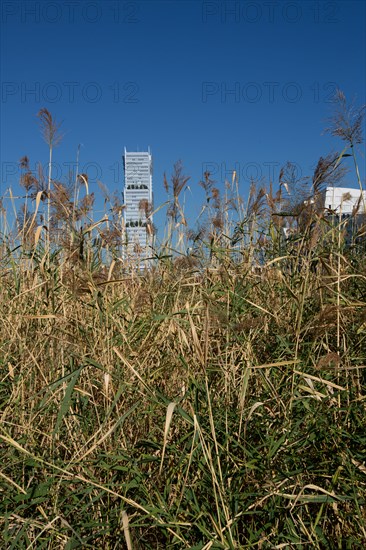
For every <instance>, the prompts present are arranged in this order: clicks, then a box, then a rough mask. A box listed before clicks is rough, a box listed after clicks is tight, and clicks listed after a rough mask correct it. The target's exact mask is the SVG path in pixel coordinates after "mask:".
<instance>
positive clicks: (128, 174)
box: [123, 148, 153, 265]
mask: <svg viewBox="0 0 366 550" xmlns="http://www.w3.org/2000/svg"><path fill="white" fill-rule="evenodd" d="M123 166H124V173H125V186H124V203H125V210H124V221H125V228H126V229H125V231H126V241H127V256H128V257H130V258H132V259H137V258H138V259H140V260H143V259H144V258H149V257H150V256H151V250H150V246H151V244H152V217H151V212H152V203H153V193H152V157H151V153H150V150H148V151H147V152H127V151H126V148H125V151H124V156H123ZM145 264H146V262H145ZM141 265H144V263H143V262H142V264H141Z"/></svg>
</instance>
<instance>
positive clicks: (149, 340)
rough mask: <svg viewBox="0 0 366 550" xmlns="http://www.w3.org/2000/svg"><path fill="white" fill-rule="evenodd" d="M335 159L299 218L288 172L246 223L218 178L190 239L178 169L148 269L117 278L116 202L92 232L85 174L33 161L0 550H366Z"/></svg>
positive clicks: (359, 298)
mask: <svg viewBox="0 0 366 550" xmlns="http://www.w3.org/2000/svg"><path fill="white" fill-rule="evenodd" d="M357 121H358V119H357V120H356V122H357ZM357 124H358V122H357ZM347 135H348V134H347ZM349 135H350V136H351V137H352V139H353V140H354V136H355V133H354V132H353V133H350V134H349ZM341 137H343V136H341ZM346 137H347V136H346ZM356 137H357V140H358V139H359V134H357V136H356ZM343 158H344V157H343V156H342V154H338V155H335V154H332V155H330V156H326V157H325V158H322V159H321V160H320V161H319V163H318V165H317V168H316V170H315V174H314V176H313V178H312V180H311V182H310V187H308V191H307V193H308V195H306V187H305V191H304V188H303V187H301V186H300V190H299V194H298V195H297V196H298V200H297V201H296V200H295V199H294V195H295V196H296V189H297V187H296V186H297V185H300V183H301V184H302V182H296V181H294V179H293V175H294V174H293V171H292V170H291V166H290V165H287V166H286V167H285V168H284V170H283V171H282V172H281V177H280V181H279V191H278V192H277V193H274V192H273V190H272V186H269V187H268V189H266V188H265V187H264V186H259V188H257V187H256V186H255V185H254V184H253V186H252V189H251V192H250V198H249V201H247V203H246V205H245V202H244V201H243V200H242V199H241V198H240V196H239V194H238V185H237V180H236V177H235V175H234V176H233V180H232V182H228V183H227V185H226V187H225V190H224V191H222V190H219V189H218V188H217V187H216V186H215V185H214V182H212V181H211V179H210V175H209V174H206V175H205V178H204V181H203V182H202V186H203V188H204V190H205V193H206V202H205V205H204V207H203V209H202V213H201V216H200V219H199V220H198V224H197V225H196V226H195V227H193V228H192V227H191V228H189V227H188V222H187V218H186V215H185V214H184V212H183V206H182V204H181V203H180V200H179V198H180V196H181V194H182V193H183V192H184V186H185V185H186V183H187V181H188V179H187V177H186V176H184V175H183V172H182V165H181V164H177V165H176V167H175V171H174V173H173V177H172V190H171V197H170V199H169V206H168V216H167V232H166V236H165V238H164V239H163V241H162V244H161V248H160V247H159V245H156V247H155V248H154V250H152V254H151V256H152V257H154V258H155V260H154V261H153V262H151V263H150V266H149V269H146V271H136V270H134V269H133V266H131V265H127V264H126V262H124V261H122V260H121V257H122V255H121V250H122V249H123V223H122V222H123V218H122V216H121V214H122V212H123V205H121V204H120V203H118V200H113V199H110V198H109V197H108V196H107V192H106V204H109V206H110V208H109V210H108V208H107V207H106V212H105V217H104V218H103V219H102V220H100V221H97V222H95V221H94V220H93V219H92V206H93V201H92V199H90V198H89V199H88V197H90V196H91V195H90V194H89V189H88V181H87V178H86V176H85V175H81V176H83V177H80V178H78V179H77V180H76V182H75V185H77V186H78V187H77V189H76V188H74V189H73V188H72V187H71V188H70V187H68V186H67V185H65V184H62V183H61V182H51V177H50V176H49V179H48V182H46V183H45V182H44V181H43V182H42V181H41V180H40V176H39V177H38V178H37V177H36V176H35V175H32V174H31V173H30V171H29V161H28V159H23V160H22V163H23V164H22V166H23V175H22V184H23V186H24V188H25V190H26V198H25V207H24V208H23V209H22V210H21V211H20V214H19V216H17V224H16V228H17V231H16V232H14V231H11V230H10V228H9V216H8V217H6V213H5V211H2V219H3V234H2V243H1V280H0V285H1V286H0V288H1V296H2V299H1V301H0V307H1V329H0V330H1V385H0V391H1V398H0V414H1V428H0V430H1V431H0V440H1V442H0V448H1V458H2V461H1V469H0V487H1V492H2V498H1V503H0V521H1V531H2V535H1V537H2V541H1V547H2V548H9V549H11V548H14V549H15V548H24V549H31V548H37V549H38V548H39V549H41V548H47V549H58V548H65V549H67V550H70V549H72V548H91V549H96V548H100V549H102V548H103V549H117V548H118V549H120V548H126V549H128V550H130V549H143V548H146V549H150V548H157V549H158V548H161V549H162V548H164V549H165V548H191V549H197V550H198V549H201V550H203V549H207V550H208V549H210V548H212V549H219V548H225V549H226V548H227V549H237V548H243V549H244V548H248V549H249V548H262V549H265V548H319V549H323V548H339V549H342V550H343V549H346V548H349V549H355V548H364V547H365V544H366V530H365V524H366V507H365V505H366V503H365V497H366V451H365V449H366V435H365V403H366V401H365V383H366V370H365V368H366V357H365V349H366V347H365V342H366V302H365V297H366V270H365V267H366V260H365V237H364V233H365V230H364V225H363V223H362V214H361V213H360V212H355V213H354V217H353V218H354V219H356V216H361V217H357V220H358V224H357V231H358V233H356V234H355V233H354V234H353V235H352V239H351V242H349V240H348V241H347V239H346V234H345V229H346V225H347V224H349V223H351V221H352V220H351V219H350V220H348V221H344V220H343V219H338V218H337V217H334V216H328V215H326V212H325V210H324V205H323V204H322V202H321V196H320V193H321V191H322V185H323V184H324V183H327V184H329V183H330V182H331V181H330V180H331V179H332V178H334V181H335V182H339V181H340V180H339V177H340V170H342V169H343ZM354 158H356V157H354ZM358 176H359V174H358V171H356V180H357V181H358ZM291 178H292V179H291ZM82 185H83V186H84V187H83V189H82V188H81V186H82ZM166 185H167V190H168V191H170V188H169V185H168V183H166ZM311 185H312V187H311ZM83 190H85V195H84V198H83V196H80V195H81V191H83ZM284 190H286V194H285V192H284ZM105 191H106V190H105ZM289 192H291V194H289ZM304 193H305V195H304ZM76 197H78V199H77V198H76ZM310 198H311V199H312V200H309V199H310ZM304 201H306V202H304ZM43 203H45V213H44V214H43V212H42V208H43ZM32 204H33V209H30V205H32ZM15 210H16V209H15ZM41 216H43V218H41ZM360 220H361V221H360ZM121 223H122V225H121ZM284 228H285V229H287V231H284Z"/></svg>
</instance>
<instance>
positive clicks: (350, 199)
mask: <svg viewBox="0 0 366 550" xmlns="http://www.w3.org/2000/svg"><path fill="white" fill-rule="evenodd" d="M362 193H363V199H362V197H361V190H360V189H351V188H350V187H327V188H326V190H325V197H324V206H325V208H328V209H329V210H334V211H335V212H336V213H337V214H340V213H342V214H352V213H353V210H354V208H356V207H357V206H359V208H358V212H357V213H358V214H362V213H364V212H365V210H364V207H365V203H366V191H363V192H362ZM360 199H361V200H360Z"/></svg>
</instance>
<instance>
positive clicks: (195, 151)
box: [1, 0, 366, 225]
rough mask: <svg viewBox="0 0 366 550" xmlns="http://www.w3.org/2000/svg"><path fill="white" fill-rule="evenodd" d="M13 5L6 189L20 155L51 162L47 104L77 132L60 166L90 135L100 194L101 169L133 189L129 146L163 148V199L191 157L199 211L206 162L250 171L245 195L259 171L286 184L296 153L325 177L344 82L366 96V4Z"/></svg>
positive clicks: (4, 63)
mask: <svg viewBox="0 0 366 550" xmlns="http://www.w3.org/2000/svg"><path fill="white" fill-rule="evenodd" d="M1 10H2V11H1V81H2V97H1V164H2V180H1V194H3V193H5V192H6V189H7V188H8V187H9V186H12V188H13V191H14V192H15V193H19V192H20V190H19V186H18V181H19V174H20V172H19V169H18V167H17V162H18V160H19V159H20V157H22V156H23V155H27V156H28V157H29V158H30V161H31V167H32V168H35V163H36V162H37V161H39V162H41V163H42V164H44V165H45V164H46V163H47V158H48V157H47V154H48V152H47V146H46V144H45V143H44V141H43V140H42V137H41V135H40V131H39V128H38V122H37V117H36V114H37V112H38V111H39V109H41V108H42V107H47V109H49V110H50V111H51V112H52V114H53V115H54V117H55V118H56V119H57V120H59V121H62V131H63V133H64V134H65V135H64V138H63V141H62V142H61V144H60V145H59V146H58V147H57V149H55V152H54V162H55V171H54V176H55V177H58V178H59V179H61V180H62V179H66V177H67V173H68V170H69V167H70V165H71V164H72V163H74V162H75V159H76V151H77V148H78V144H82V145H81V149H80V171H84V172H87V173H88V175H89V178H90V181H91V187H92V189H93V190H95V192H96V194H98V187H97V184H96V180H97V179H99V180H101V181H102V182H103V183H104V185H106V186H107V188H108V189H109V190H110V191H111V193H112V192H113V191H115V190H122V184H123V171H122V164H121V155H122V152H123V148H124V147H125V146H126V147H127V149H128V150H136V149H137V148H139V149H140V150H145V149H146V148H147V146H150V147H151V150H152V153H153V157H154V179H153V184H154V196H155V207H157V206H158V205H159V204H161V203H162V202H164V201H165V200H166V195H165V191H164V188H163V173H164V171H166V172H167V174H168V175H169V174H170V173H171V170H172V166H173V164H174V162H175V161H177V160H178V159H181V160H182V161H183V164H184V167H185V173H186V174H187V175H189V176H191V180H190V182H189V186H190V191H188V192H187V193H186V209H187V210H186V211H187V214H188V217H189V218H190V219H191V220H192V221H193V220H194V218H195V216H196V215H197V214H198V212H199V205H200V204H201V200H202V190H201V188H200V187H199V185H198V182H199V181H200V179H201V178H202V174H203V172H204V170H205V169H206V168H209V170H210V171H211V172H212V174H213V176H212V177H213V179H215V180H216V182H217V185H218V186H219V187H221V188H223V186H224V180H225V177H227V178H229V179H230V177H231V172H232V170H233V169H236V170H237V172H238V174H239V176H240V180H239V184H240V190H241V193H242V194H243V196H244V197H246V196H247V193H248V189H249V185H250V179H251V177H253V178H254V179H256V178H257V179H260V178H261V177H263V178H264V179H265V180H266V181H268V179H269V178H270V177H271V179H274V182H275V183H276V182H277V180H278V175H279V171H280V167H281V166H282V165H283V164H284V163H286V161H292V162H295V163H297V165H298V169H299V174H300V175H303V176H307V175H311V173H312V170H313V169H314V166H315V164H316V162H317V160H318V158H319V157H320V156H321V155H325V154H327V153H328V152H329V151H331V150H339V149H341V148H342V143H339V141H337V140H336V139H335V138H333V137H331V136H329V135H327V134H324V133H323V130H324V128H325V126H326V125H327V123H326V119H327V117H329V116H330V115H331V113H332V108H333V104H332V95H333V93H334V91H335V89H336V88H340V89H342V90H343V91H344V93H345V94H346V96H347V98H348V99H349V100H353V99H355V102H356V104H357V105H361V104H364V103H365V102H366V97H365V90H366V86H365V74H366V73H365V67H366V59H365V58H366V53H365V52H366V31H365V28H366V8H365V3H364V2H363V1H358V0H357V1H352V0H348V1H346V2H343V1H337V2H328V1H326V2H323V1H313V0H308V1H303V2H298V1H280V0H277V1H271V0H263V1H261V0H258V1H244V0H241V1H219V0H217V1H216V0H212V1H211V0H210V1H199V0H193V1H186V0H177V1H156V0H148V1H138V0H136V1H123V0H121V1H117V0H103V1H98V0H96V1H92V0H90V1H89V0H82V1H77V0H74V1H71V0H70V1H66V0H65V1H62V0H52V1H51V0H50V1H48V0H43V1H40V0H38V1H37V2H33V1H32V0H23V1H6V0H3V2H2V4H1ZM359 154H360V155H361V156H360V165H361V173H362V177H363V178H364V177H365V158H364V156H363V158H362V154H363V146H361V148H360V151H359ZM56 165H57V166H56ZM345 183H346V184H348V185H350V186H354V187H355V186H356V185H357V182H356V180H355V179H354V177H353V176H351V175H350V176H349V177H348V178H347V181H346V182H345ZM99 206H100V208H102V200H100V201H99V199H98V202H97V209H98V207H99ZM159 219H160V218H159V216H158V217H157V221H158V225H159Z"/></svg>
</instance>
